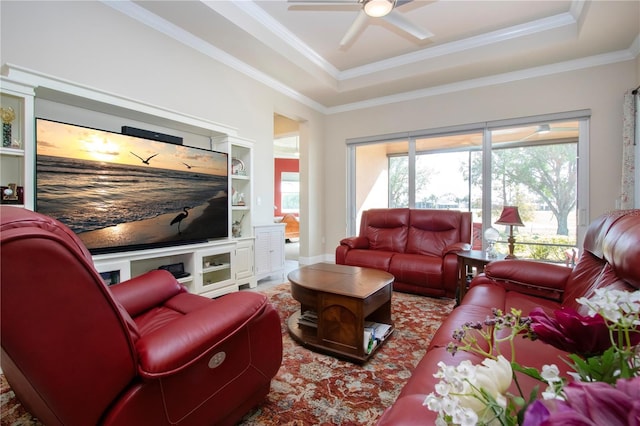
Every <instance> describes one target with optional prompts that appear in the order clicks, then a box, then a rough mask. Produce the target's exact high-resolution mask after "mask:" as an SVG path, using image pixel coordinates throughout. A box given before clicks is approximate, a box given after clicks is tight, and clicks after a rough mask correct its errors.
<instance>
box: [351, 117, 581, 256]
mask: <svg viewBox="0 0 640 426" xmlns="http://www.w3.org/2000/svg"><path fill="white" fill-rule="evenodd" d="M576 115H578V114H576ZM544 118H545V121H534V120H531V122H528V123H525V124H512V123H510V122H505V123H503V122H495V123H483V125H482V126H476V128H475V129H469V128H465V129H441V130H440V131H425V132H423V134H415V135H412V134H407V135H406V137H398V136H397V135H394V137H393V138H390V139H386V140H385V138H384V137H380V138H379V139H378V140H369V141H363V140H360V141H349V142H350V143H349V152H350V155H349V158H350V159H351V161H350V170H349V172H350V177H351V179H350V182H352V183H353V184H352V185H351V186H352V187H350V188H349V194H350V200H349V206H350V211H351V213H352V214H351V219H352V220H351V221H350V227H351V228H350V232H351V233H350V235H355V234H356V233H357V232H358V230H359V218H360V215H361V213H362V211H363V210H366V209H370V208H388V207H411V208H429V209H453V210H461V211H470V212H472V213H473V222H474V239H473V246H474V249H482V247H483V241H482V235H483V232H484V230H485V229H487V228H488V227H490V226H492V227H494V228H496V229H497V230H498V231H499V232H500V235H501V237H500V239H499V241H498V244H497V245H496V248H497V249H498V251H500V252H503V253H506V252H507V245H506V239H507V236H508V233H509V229H506V228H505V227H504V226H502V227H501V226H498V225H495V222H496V220H498V218H499V217H500V213H501V212H502V208H503V206H506V205H509V206H517V207H518V209H519V212H520V216H521V218H522V220H523V223H524V226H522V227H516V228H514V233H515V234H516V240H517V245H516V255H517V256H518V257H522V258H534V259H539V260H545V261H550V262H557V263H565V264H567V265H568V264H570V263H571V262H573V261H574V260H575V256H577V248H576V247H578V239H579V230H580V226H579V219H578V216H579V215H578V206H579V195H580V194H583V195H584V194H586V193H587V192H586V191H585V190H584V188H583V190H582V191H579V190H578V189H579V186H580V185H587V179H586V176H587V175H586V173H585V172H586V171H583V173H582V174H581V173H579V172H580V165H585V164H586V158H582V159H581V158H580V156H579V155H578V154H579V150H580V147H581V146H585V149H584V151H585V152H586V145H585V144H586V140H587V139H588V138H587V136H586V134H587V129H588V126H587V124H588V117H577V118H572V119H571V120H561V119H558V118H556V120H552V119H550V118H549V117H544ZM581 133H582V134H583V139H584V140H585V141H583V142H582V144H581V143H580V140H581ZM585 155H586V154H585ZM583 202H586V200H583ZM483 223H486V224H488V225H486V226H483Z"/></svg>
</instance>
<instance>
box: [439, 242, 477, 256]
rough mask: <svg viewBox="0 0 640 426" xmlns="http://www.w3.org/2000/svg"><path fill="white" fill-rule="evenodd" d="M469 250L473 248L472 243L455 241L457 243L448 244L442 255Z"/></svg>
mask: <svg viewBox="0 0 640 426" xmlns="http://www.w3.org/2000/svg"><path fill="white" fill-rule="evenodd" d="M467 250H471V244H469V243H462V242H461V243H455V244H451V245H448V246H447V247H445V248H444V250H443V251H442V256H444V255H446V254H449V253H456V252H459V251H467Z"/></svg>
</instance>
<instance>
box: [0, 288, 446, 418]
mask: <svg viewBox="0 0 640 426" xmlns="http://www.w3.org/2000/svg"><path fill="white" fill-rule="evenodd" d="M262 292H263V293H265V294H267V295H268V296H269V298H270V300H271V302H272V303H273V305H274V306H275V307H276V309H277V310H278V312H279V313H280V318H281V327H282V337H283V346H284V354H283V355H284V356H283V361H282V366H281V367H280V371H279V372H278V374H277V375H276V377H275V378H274V379H273V381H272V383H271V392H270V393H269V395H268V396H267V399H266V400H265V401H264V403H262V404H261V405H260V406H258V407H256V408H254V409H253V410H252V411H250V412H249V413H248V414H247V415H246V416H245V417H244V418H243V419H242V421H241V422H240V423H239V424H240V425H243V426H254V425H256V426H257V425H289V426H311V425H345V426H351V425H373V424H375V423H376V421H377V420H378V418H379V417H380V416H381V415H382V412H383V411H384V410H385V408H387V407H388V406H390V405H391V404H392V403H393V402H394V401H395V400H396V398H397V397H398V394H399V393H400V390H401V389H402V387H403V386H404V384H405V383H406V382H407V380H408V379H409V377H410V376H411V372H412V371H413V369H414V368H415V366H416V365H417V363H418V361H419V360H420V359H421V358H422V357H423V356H424V354H425V351H426V347H427V344H428V343H429V341H430V340H431V338H432V337H433V334H434V332H435V331H436V330H437V329H438V327H439V326H440V323H441V322H442V320H443V319H444V318H445V317H446V316H447V315H448V314H449V313H450V312H451V310H452V309H453V307H454V301H453V300H449V299H433V298H429V297H423V296H416V295H411V294H405V293H398V292H394V293H393V299H392V317H393V321H394V325H395V332H394V334H393V335H392V336H391V337H390V338H389V339H388V340H387V341H386V342H385V343H384V345H383V346H382V347H381V348H380V349H379V350H378V352H376V354H375V355H374V356H373V357H372V358H371V359H370V360H369V361H368V362H367V363H365V364H364V365H358V364H353V363H351V362H347V361H342V360H339V359H336V358H334V357H331V356H327V355H322V354H319V353H315V352H313V351H310V350H308V349H305V348H303V347H301V346H300V345H299V344H298V343H296V342H295V341H293V340H292V339H291V337H290V336H289V333H288V331H287V327H286V321H287V319H288V318H289V316H290V315H291V314H292V313H293V312H295V311H296V310H297V309H299V304H298V302H296V301H295V300H294V299H293V298H292V297H291V294H290V292H289V284H288V283H286V284H280V285H278V286H275V287H271V288H269V289H267V290H264V291H262ZM0 404H1V405H0V419H1V422H0V424H1V425H3V426H4V425H7V426H8V425H14V426H16V425H25V426H40V425H41V424H40V423H39V422H38V421H37V420H35V419H34V418H33V417H32V416H31V415H29V413H27V412H25V410H24V409H23V408H22V406H21V405H20V403H19V401H18V400H17V399H16V398H15V395H14V393H13V391H12V390H11V388H10V387H9V385H8V384H7V381H6V380H5V378H4V376H2V375H0Z"/></svg>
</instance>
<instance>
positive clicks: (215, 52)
mask: <svg viewBox="0 0 640 426" xmlns="http://www.w3.org/2000/svg"><path fill="white" fill-rule="evenodd" d="M101 1H102V2H103V3H104V4H105V5H107V6H109V7H111V8H113V9H115V10H117V11H119V12H121V13H123V14H125V15H127V16H129V17H131V18H133V19H135V20H137V21H139V22H141V23H143V24H145V25H147V26H149V27H151V28H153V29H155V30H156V31H159V32H161V33H163V34H165V35H167V36H169V37H171V38H173V39H175V40H176V41H179V42H181V43H183V44H185V45H186V46H189V47H191V48H193V49H195V50H197V51H199V52H201V53H202V54H204V55H207V56H208V57H210V58H212V59H215V60H216V61H219V62H221V63H223V64H225V65H227V66H229V67H230V68H232V69H234V70H236V71H238V72H240V73H242V74H244V75H246V76H248V77H249V78H252V79H254V80H256V81H258V82H260V83H262V84H265V85H266V86H268V87H270V88H271V89H273V90H275V91H277V92H279V93H282V94H283V95H285V96H287V97H289V98H291V99H293V100H296V101H298V102H300V103H301V104H303V105H306V106H308V107H310V108H312V109H314V110H316V111H318V112H320V113H322V114H326V115H330V114H337V113H340V112H347V111H354V110H358V109H364V108H371V107H376V106H381V105H387V104H392V103H396V102H403V101H407V100H415V99H419V98H425V97H430V96H436V95H441V94H445V93H453V92H459V91H463V90H469V89H474V88H480V87H486V86H491V85H496V84H502V83H508V82H513V81H518V80H525V79H528V78H535V77H541V76H547V75H551V74H558V73H563V72H568V71H573V70H578V69H584V68H590V67H595V66H600V65H606V64H611V63H616V62H622V61H627V60H632V59H635V58H636V57H637V56H638V55H639V54H640V34H639V35H638V37H636V39H635V40H634V42H633V43H632V45H631V46H630V47H629V48H628V49H627V50H622V51H617V52H611V53H606V54H602V55H596V56H591V57H586V58H581V59H576V60H572V61H565V62H560V63H556V64H550V65H544V66H540V67H534V68H530V69H525V70H520V71H514V72H508V73H503V74H497V75H493V76H488V77H483V78H477V79H471V80H466V81H461V82H456V83H451V84H445V85H440V86H436V87H431V88H426V89H420V90H414V91H409V92H403V93H398V94H394V95H389V96H382V97H378V98H373V99H369V100H366V101H361V102H353V103H348V104H343V105H338V106H335V107H327V106H325V105H322V104H320V103H318V102H316V101H314V100H313V99H310V98H309V97H307V96H305V95H303V94H301V93H299V92H297V91H296V90H294V89H292V88H291V87H289V86H287V85H286V84H283V83H281V82H279V81H278V80H275V79H274V78H272V77H270V76H268V75H266V74H265V73H263V72H261V71H260V70H258V69H256V68H253V67H251V66H249V65H248V64H246V63H244V62H242V61H240V60H238V59H237V58H235V57H233V56H231V55H229V54H228V53H226V52H224V51H222V50H221V49H218V48H217V47H215V46H213V45H211V44H209V43H207V42H205V41H204V40H202V39H200V38H198V37H195V36H194V35H192V34H190V33H188V32H187V31H185V30H183V29H181V28H179V27H177V26H175V25H174V24H172V23H170V22H168V21H166V20H164V19H162V18H160V17H158V16H156V15H155V14H152V13H151V12H149V11H148V10H146V9H144V8H142V7H140V6H138V5H136V4H135V3H134V2H133V1H131V0H122V1H109V0H101ZM234 3H235V4H236V6H237V7H239V8H240V9H241V10H243V11H244V12H245V13H246V14H247V15H249V16H251V17H252V19H254V20H255V21H256V22H257V23H260V24H262V25H265V26H266V27H268V28H269V29H270V31H272V32H274V33H276V34H278V37H280V38H281V39H283V40H285V41H287V40H288V41H289V42H291V45H292V47H293V48H294V49H296V51H298V52H299V53H301V54H303V55H305V56H307V55H309V56H308V58H309V60H312V61H313V62H314V63H315V64H317V65H318V66H320V67H321V68H322V69H323V70H324V71H326V72H327V73H328V74H329V75H335V74H336V70H335V68H333V67H332V66H327V63H326V61H324V60H319V59H318V56H319V55H317V54H316V53H315V52H314V51H313V50H312V49H310V48H309V47H308V46H306V45H305V44H304V43H303V42H302V41H301V40H300V39H298V38H297V37H295V36H293V34H291V33H290V32H289V31H288V30H286V29H285V28H283V27H282V26H281V25H280V24H279V23H277V22H275V20H273V18H271V17H269V18H265V17H264V15H263V14H264V13H265V12H264V11H262V12H261V11H259V10H258V9H260V8H259V7H258V6H257V5H255V3H253V1H246V2H245V1H240V2H234ZM238 3H240V4H242V3H248V4H245V5H238ZM583 6H584V0H574V2H573V3H572V8H571V11H570V12H568V13H563V14H559V15H555V16H552V17H549V18H544V19H540V20H537V21H533V22H530V23H526V24H522V25H517V26H513V27H510V28H508V29H504V30H499V31H494V32H492V33H488V34H485V35H482V36H477V37H471V38H468V39H465V40H461V41H458V42H452V43H447V44H445V45H442V46H437V47H433V48H428V49H424V50H422V51H420V52H416V53H413V54H407V55H401V56H398V57H395V58H390V59H387V60H384V61H379V62H375V63H372V64H368V65H364V66H361V67H356V68H351V69H349V70H345V71H342V72H338V73H337V75H338V77H336V78H337V79H338V80H346V79H351V78H355V77H358V76H362V75H367V74H371V73H374V72H379V71H382V70H385V69H389V68H393V67H399V66H401V65H406V64H411V63H414V62H417V61H424V60H425V59H430V58H434V57H437V56H443V55H446V54H450V53H454V52H460V51H463V50H468V49H473V48H477V47H479V46H486V45H489V44H493V43H498V42H501V41H505V40H510V39H513V38H517V37H523V36H526V35H530V34H534V33H539V32H541V31H548V30H551V29H556V28H561V27H567V26H570V25H576V24H577V22H578V21H579V18H580V15H581V14H582V13H583V11H584V7H583ZM263 18H264V20H265V21H266V24H265V21H263Z"/></svg>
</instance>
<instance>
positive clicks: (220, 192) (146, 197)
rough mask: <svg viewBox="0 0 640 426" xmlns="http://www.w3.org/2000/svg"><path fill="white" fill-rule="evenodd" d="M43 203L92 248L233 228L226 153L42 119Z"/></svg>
mask: <svg viewBox="0 0 640 426" xmlns="http://www.w3.org/2000/svg"><path fill="white" fill-rule="evenodd" d="M36 139H37V144H36V210H37V211H38V212H40V213H43V214H45V215H47V216H51V217H53V218H56V219H58V220H60V221H61V222H62V223H64V224H65V225H67V226H68V227H69V228H71V229H72V230H73V231H74V232H75V233H76V234H77V235H78V236H79V237H80V239H81V240H82V241H83V242H84V244H85V245H86V246H87V248H88V249H89V250H90V251H91V252H92V253H93V254H98V253H107V252H113V251H123V250H134V249H142V248H153V247H160V246H166V245H174V244H188V243H195V242H202V241H206V240H210V239H216V238H223V237H227V236H228V214H229V213H228V207H229V206H228V189H229V184H228V157H227V154H226V153H222V152H217V151H211V150H206V149H200V148H193V147H188V146H183V145H175V144H170V143H165V142H159V141H154V140H148V139H141V138H137V137H133V136H126V135H122V134H119V133H112V132H107V131H102V130H95V129H90V128H87V127H81V126H76V125H71V124H65V123H59V122H55V121H50V120H45V119H41V118H39V119H37V120H36Z"/></svg>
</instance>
